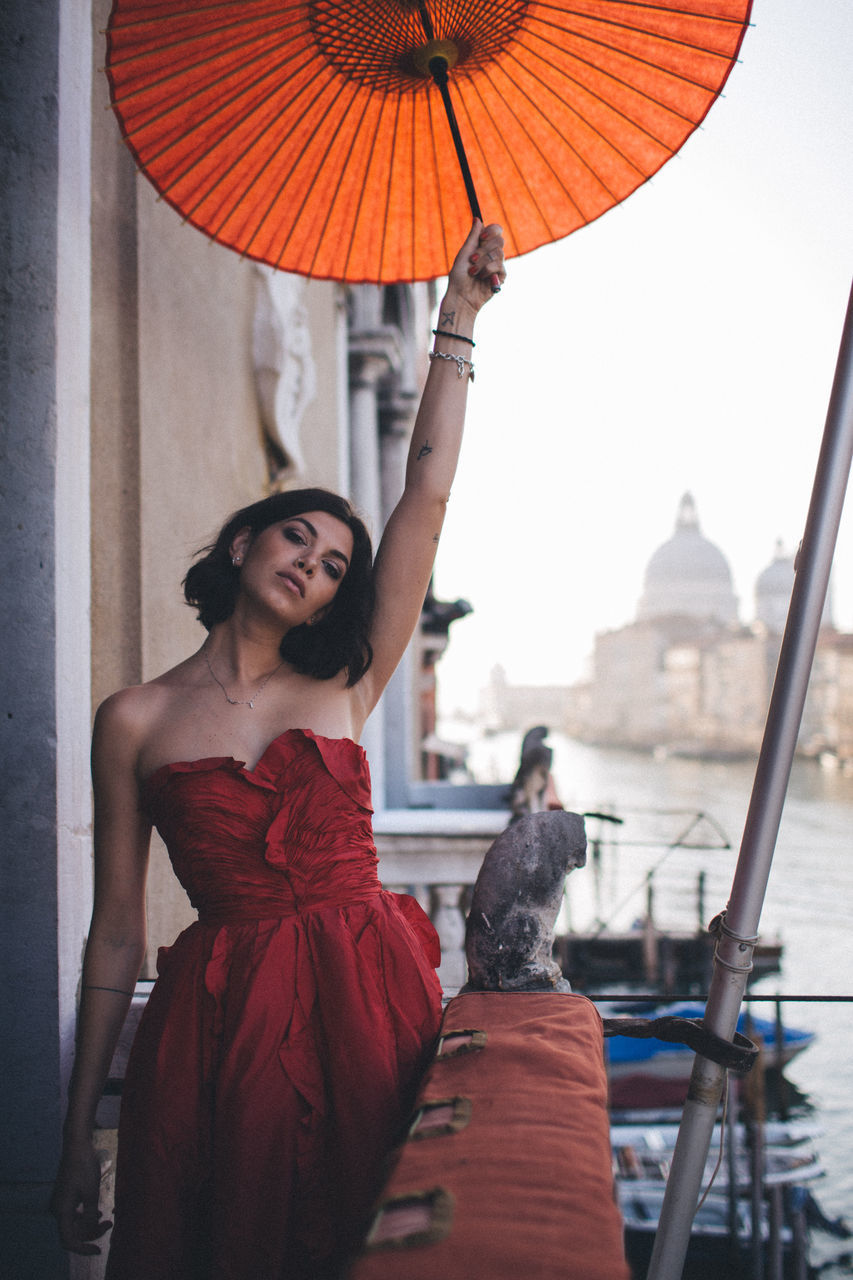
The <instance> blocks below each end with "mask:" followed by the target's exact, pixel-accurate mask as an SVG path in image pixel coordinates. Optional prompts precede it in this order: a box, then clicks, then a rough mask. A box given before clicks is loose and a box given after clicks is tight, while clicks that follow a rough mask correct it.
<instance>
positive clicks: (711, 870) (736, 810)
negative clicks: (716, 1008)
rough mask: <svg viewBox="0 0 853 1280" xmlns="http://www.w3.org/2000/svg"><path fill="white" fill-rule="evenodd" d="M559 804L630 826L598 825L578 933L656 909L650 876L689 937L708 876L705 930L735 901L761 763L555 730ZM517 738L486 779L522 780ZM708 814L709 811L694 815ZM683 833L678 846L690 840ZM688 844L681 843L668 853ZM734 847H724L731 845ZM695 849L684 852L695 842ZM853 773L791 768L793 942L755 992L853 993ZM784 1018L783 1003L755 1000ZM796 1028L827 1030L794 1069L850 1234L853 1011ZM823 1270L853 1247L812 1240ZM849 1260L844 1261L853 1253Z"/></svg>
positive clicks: (489, 746) (786, 893) (787, 857)
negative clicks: (597, 740)
mask: <svg viewBox="0 0 853 1280" xmlns="http://www.w3.org/2000/svg"><path fill="white" fill-rule="evenodd" d="M550 743H551V745H552V747H553V749H554V765H553V773H554V778H555V781H556V785H557V790H558V793H559V796H560V799H561V801H562V803H563V804H564V806H565V807H566V808H567V809H572V810H575V811H576V812H587V813H589V812H591V811H595V812H601V811H610V812H612V813H614V814H616V815H618V816H619V817H621V818H623V819H624V822H623V825H621V826H615V825H613V824H610V823H601V822H599V821H598V820H597V819H594V818H591V819H588V820H587V836H588V838H592V837H595V836H598V835H599V834H601V835H602V837H603V843H602V846H601V847H602V856H601V859H600V862H599V861H598V860H595V863H593V860H591V859H590V860H588V862H587V866H586V868H584V869H583V870H580V871H576V872H574V873H573V875H572V876H571V877H570V878H569V881H568V894H567V898H568V902H567V911H568V916H569V919H570V922H571V926H572V927H573V928H576V929H579V930H580V929H585V928H589V927H591V926H593V925H594V924H595V922H596V921H598V920H603V921H605V922H606V923H607V924H608V925H610V926H612V927H615V928H627V927H630V926H631V925H632V924H633V923H634V922H635V921H637V920H638V919H639V918H640V917H641V916H642V915H643V914H644V911H645V905H646V886H647V882H648V877H649V873H650V872H653V875H652V884H653V895H654V896H653V901H654V916H655V922H656V924H657V925H658V926H659V927H660V928H662V929H667V928H672V929H682V930H684V929H692V928H694V927H696V926H697V923H698V904H697V884H698V880H699V873H700V871H703V872H704V873H705V875H704V881H705V885H704V903H703V924H705V925H706V924H707V923H708V921H709V920H710V919H711V918H712V917H713V916H714V915H716V914H717V912H718V911H720V910H722V908H723V907H724V906H725V905H726V901H727V898H728V895H729V891H730V889H731V884H732V877H733V874H734V868H735V863H736V859H737V854H738V848H739V845H740V840H741V835H742V831H743V825H744V820H745V817H746V812H747V808H748V804H749V797H750V794H751V789H752V781H753V772H754V765H753V764H751V763H748V762H746V763H744V762H738V763H717V762H710V761H702V760H685V759H677V758H674V757H666V758H662V759H656V758H653V757H651V756H648V755H642V754H635V753H631V752H622V751H613V750H604V749H599V748H593V747H587V746H583V745H581V744H579V743H575V742H572V741H570V740H568V739H565V738H561V737H560V736H559V735H556V734H552V735H551V738H550ZM519 745H520V735H517V734H500V735H495V736H493V737H489V738H485V739H482V740H481V741H479V742H478V743H476V744H475V745H473V746H472V747H471V748H470V752H469V767H470V768H471V771H472V772H473V773H474V775H475V777H476V779H477V781H479V782H504V781H508V780H509V779H511V778H512V776H513V774H514V772H515V768H516V766H517V761H518V753H519ZM697 815H703V816H702V817H697ZM682 837H683V839H680V838H682ZM679 840H680V843H679V844H678V845H677V847H671V846H672V845H674V844H676V842H677V841H679ZM727 842H728V844H729V845H730V846H731V847H729V848H726V847H725V845H726V843H727ZM685 845H686V846H687V847H684V846H685ZM852 914H853V777H850V776H845V775H843V774H842V773H840V772H837V771H827V770H825V769H823V768H821V767H820V765H818V764H817V763H814V762H807V761H802V762H800V761H798V762H797V763H796V764H795V765H794V769H793V772H792V777H791V782H790V786H789V788H788V795H787V799H786V802H785V809H784V813H783V817H782V825H781V828H780V832H779V839H778V842H777V847H776V852H775V855H774V861H773V868H772V872H771V876H770V883H769V886H768V892H767V897H766V900H765V906H764V911H763V914H762V918H761V925H760V929H761V934H762V936H763V937H765V938H770V937H778V938H779V939H780V940H781V941H782V943H783V947H784V951H783V959H782V972H781V973H780V974H777V975H773V976H770V977H766V978H764V979H762V980H761V981H760V982H759V983H757V984H755V986H754V987H753V990H754V991H755V993H756V994H759V993H761V994H776V993H781V994H783V995H785V994H793V995H824V996H826V995H846V996H850V995H853V922H851V915H852ZM754 1009H755V1012H756V1015H758V1016H762V1015H763V1016H771V1017H772V1016H773V1014H772V1006H762V1005H759V1004H756V1005H755V1006H754ZM783 1014H784V1018H785V1021H786V1022H787V1023H789V1024H790V1025H792V1026H799V1027H804V1028H807V1029H810V1030H813V1031H815V1032H816V1033H817V1039H816V1041H815V1043H814V1044H812V1045H811V1046H810V1047H809V1048H808V1049H807V1050H806V1051H805V1052H804V1053H803V1054H802V1055H800V1057H798V1058H796V1059H794V1061H793V1062H792V1063H791V1064H790V1065H789V1066H788V1068H787V1069H786V1073H785V1074H786V1078H787V1079H788V1080H789V1081H790V1082H791V1083H792V1084H793V1085H795V1086H796V1089H797V1090H798V1091H799V1092H800V1094H802V1096H803V1100H804V1103H803V1105H804V1106H805V1107H806V1108H808V1109H809V1110H808V1114H809V1115H810V1117H811V1118H812V1119H814V1120H816V1122H817V1123H818V1124H819V1125H820V1127H821V1130H822V1133H821V1136H820V1138H819V1139H818V1140H817V1146H818V1149H819V1152H820V1155H821V1158H822V1162H823V1164H824V1166H825V1168H826V1177H825V1178H824V1179H823V1180H822V1181H820V1182H818V1183H816V1184H815V1186H814V1190H815V1194H816V1196H817V1198H818V1200H819V1203H820V1205H821V1207H822V1209H823V1210H824V1212H825V1213H826V1214H827V1216H829V1217H831V1218H836V1217H842V1218H844V1219H845V1220H846V1221H847V1222H848V1224H850V1225H851V1226H853V1004H829V1003H826V1004H787V1003H786V1004H785V1005H784V1006H783ZM813 1254H814V1258H815V1260H816V1261H817V1262H818V1263H820V1264H822V1265H823V1264H825V1269H822V1270H821V1273H820V1274H821V1276H822V1277H825V1278H826V1280H840V1277H842V1276H853V1262H851V1260H850V1254H853V1242H851V1241H848V1242H844V1243H839V1242H838V1241H835V1240H831V1241H830V1240H827V1238H826V1237H824V1236H823V1235H822V1234H820V1233H815V1236H814V1250H813ZM845 1255H847V1256H845Z"/></svg>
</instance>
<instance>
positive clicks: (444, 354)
mask: <svg viewBox="0 0 853 1280" xmlns="http://www.w3.org/2000/svg"><path fill="white" fill-rule="evenodd" d="M429 358H430V360H453V361H454V363H455V365H456V368H457V371H458V376H459V377H460V378H464V377H465V366H466V364H467V366H468V377H469V379H470V380H471V382H473V381H474V365H473V363H472V362H471V361H470V360H466V359H465V357H464V356H452V355H450V353H449V352H448V351H430V353H429Z"/></svg>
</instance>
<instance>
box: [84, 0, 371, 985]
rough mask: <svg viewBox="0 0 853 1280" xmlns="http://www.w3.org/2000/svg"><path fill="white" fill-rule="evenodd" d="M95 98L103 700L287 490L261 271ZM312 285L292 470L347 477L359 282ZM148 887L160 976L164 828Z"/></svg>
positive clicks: (177, 924)
mask: <svg viewBox="0 0 853 1280" xmlns="http://www.w3.org/2000/svg"><path fill="white" fill-rule="evenodd" d="M101 8H103V13H100V12H97V11H96V13H95V22H96V24H97V23H98V22H100V24H101V25H102V26H103V25H105V22H106V16H107V9H108V5H107V4H104V5H102V6H101ZM97 56H102V54H99V55H97ZM94 96H95V103H94V108H95V109H94V111H93V175H94V181H93V190H94V192H95V198H94V208H93V301H92V312H93V356H92V383H93V404H92V453H91V491H92V509H93V521H92V569H93V592H92V596H93V599H92V654H93V656H92V676H93V693H92V701H93V710H94V708H95V707H96V706H97V705H98V704H99V703H100V702H101V701H102V700H103V698H104V697H105V696H106V695H107V694H109V693H110V692H112V691H113V690H115V689H117V688H121V687H123V686H125V685H127V684H132V683H136V682H138V681H140V680H146V679H150V678H152V677H153V676H156V675H157V674H159V673H160V672H162V671H164V670H166V669H168V668H169V667H171V666H174V665H175V663H177V662H179V661H181V660H182V659H183V658H184V657H186V656H187V655H188V654H189V653H191V652H192V651H193V650H194V649H195V648H197V647H198V645H199V644H200V643H201V640H202V639H203V634H204V633H203V631H202V629H201V628H200V626H199V624H198V622H197V621H196V620H195V618H194V615H193V613H192V611H191V610H190V609H188V608H187V607H186V605H185V604H184V603H183V598H182V591H181V581H182V579H183V577H184V574H185V573H186V570H187V567H188V565H189V563H190V561H191V559H192V556H193V554H194V552H195V551H196V550H198V548H199V547H201V546H203V545H204V544H206V543H207V542H208V541H209V540H210V539H211V538H212V537H213V536H214V535H215V534H216V532H217V531H218V529H219V528H220V527H221V525H222V523H223V522H224V520H225V518H226V517H227V516H228V515H229V514H230V512H232V511H233V510H234V509H236V508H238V507H240V506H243V505H246V504H247V503H250V502H254V501H255V500H257V499H258V498H261V497H264V496H265V495H266V494H267V493H269V492H270V488H271V476H272V474H273V470H274V468H272V467H271V459H270V457H269V455H268V449H267V444H266V439H265V435H264V429H263V425H262V413H261V406H260V402H259V398H258V390H257V381H256V369H255V363H256V360H255V355H254V335H253V324H254V320H255V314H256V309H257V307H258V298H259V288H260V285H261V273H260V271H259V269H258V267H257V266H256V265H255V264H254V263H252V262H249V261H247V260H241V259H240V258H239V257H238V255H236V254H234V253H232V252H231V251H230V250H227V249H224V248H222V247H220V246H219V245H216V244H212V243H211V242H209V241H208V240H207V239H206V238H205V237H204V236H203V235H201V234H200V233H199V232H197V231H196V230H195V229H194V228H192V227H190V226H186V225H183V224H182V223H181V221H180V219H179V217H178V216H177V215H176V214H175V213H174V211H173V210H172V209H171V208H170V207H169V206H168V205H166V204H165V203H164V202H158V200H157V198H156V194H155V192H154V191H153V189H152V188H151V186H150V185H149V183H148V182H147V180H146V179H145V178H143V177H142V176H141V175H139V174H137V173H136V172H135V169H134V165H133V163H132V159H131V157H130V155H129V153H128V151H127V148H126V147H125V145H124V143H123V142H122V140H121V138H120V135H119V131H118V129H117V128H116V124H115V121H114V119H113V118H112V115H111V113H110V112H109V111H107V110H104V107H105V105H106V103H107V85H106V80H105V78H104V77H103V76H101V77H99V78H98V80H97V83H96V85H95V89H94ZM296 292H297V293H298V295H299V301H300V304H301V306H302V308H303V315H304V317H305V319H306V328H307V334H308V337H307V354H306V355H305V358H306V359H307V361H308V362H309V363H311V364H312V366H313V371H314V375H315V376H314V379H313V384H314V391H313V397H312V398H311V400H310V402H309V403H308V404H307V405H304V406H303V412H302V417H301V422H300V424H299V440H300V445H301V455H302V460H303V469H302V473H301V474H300V473H298V472H296V471H295V470H294V469H293V468H292V467H291V468H289V469H288V470H287V471H286V472H285V473H284V474H283V475H278V476H277V477H276V483H277V484H278V485H280V484H282V483H284V484H288V485H290V484H301V483H314V484H323V485H327V486H329V487H330V488H334V489H343V490H346V488H347V484H348V478H349V469H348V456H347V447H346V442H347V425H348V424H347V420H346V381H345V379H346V316H345V312H344V309H343V295H342V291H341V290H340V289H339V288H338V287H337V286H335V285H332V284H324V283H317V282H304V283H303V282H299V284H298V288H296ZM288 338H289V335H288V334H287V333H284V342H285V344H286V343H287V342H288ZM303 345H305V335H304V333H303ZM148 899H149V934H150V945H149V957H148V962H147V964H146V968H145V971H144V972H145V974H146V975H150V974H151V973H152V970H153V962H154V956H155V954H156V949H157V947H158V946H160V945H162V944H164V943H168V942H171V941H172V940H173V938H174V937H175V935H176V933H177V932H179V930H180V929H181V928H183V927H184V926H185V925H186V924H187V923H188V922H189V921H190V920H191V919H192V918H193V914H194V913H193V912H192V910H191V909H190V907H189V904H188V903H187V901H186V898H185V896H184V894H183V891H182V890H181V889H180V887H179V886H177V884H176V882H175V880H174V876H173V874H172V872H171V868H170V867H169V864H168V858H167V856H166V853H165V850H164V849H163V847H162V845H161V843H160V842H159V840H158V839H157V838H156V836H155V839H154V841H153V845H152V857H151V869H150V874H149V895H148Z"/></svg>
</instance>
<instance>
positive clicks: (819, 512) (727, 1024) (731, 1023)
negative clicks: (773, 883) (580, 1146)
mask: <svg viewBox="0 0 853 1280" xmlns="http://www.w3.org/2000/svg"><path fill="white" fill-rule="evenodd" d="M851 457H853V290H851V296H850V301H849V303H848V307H847V316H846V318H845V322H844V331H843V333H842V337H841V347H840V350H839V353H838V363H837V365H836V370H835V379H834V382H833V387H832V395H831V396H830V401H829V409H828V412H827V418H826V426H825V428H824V433H823V441H822V444H821V449H820V456H819V457H818V463H817V469H816V472H815V480H814V487H813V489H812V496H811V502H810V504H809V513H808V517H807V519H806V528H805V533H804V535H803V541H802V545H801V547H800V552H799V555H798V557H797V565H796V576H795V580H794V590H793V593H792V595H791V606H790V609H789V610H788V618H787V621H786V624H785V634H784V637H783V639H782V649H781V652H780V654H779V665H778V667H777V669H776V679H775V681H774V684H773V693H772V695H771V698H770V708H769V711H768V714H767V723H766V725H765V729H764V738H763V741H762V744H761V751H760V753H759V757H758V765H757V767H756V771H755V780H754V782H753V787H752V795H751V797H750V802H749V810H748V812H747V818H746V825H745V827H744V833H743V840H742V842H741V847H740V853H739V855H738V861H737V867H736V868H735V875H734V881H733V883H732V892H731V897H730V899H729V905H728V907H727V909H726V914H725V919H724V921H723V926H722V931H721V933H720V937H719V941H718V943H717V947H716V951H715V955H714V974H713V977H712V979H711V987H710V991H709V994H708V1004H707V1007H706V1009H705V1024H706V1026H708V1027H709V1028H710V1030H711V1031H714V1032H716V1034H717V1035H718V1036H723V1037H724V1038H725V1039H727V1040H730V1039H731V1038H732V1036H733V1034H734V1032H735V1029H736V1027H737V1020H738V1014H739V1013H740V1006H741V1002H742V1000H743V993H744V991H745V990H746V981H747V976H748V974H749V972H750V970H751V969H752V954H753V951H754V949H755V943H756V941H757V937H758V922H759V918H760V916H761V907H762V905H763V902H764V895H765V892H766V889H767V880H768V877H769V875H770V864H771V862H772V860H773V850H774V848H775V844H776V837H777V835H778V832H779V824H780V822H781V818H782V806H783V804H784V802H785V791H786V789H787V786H788V778H789V776H790V772H791V765H792V763H793V759H794V751H795V749H796V745H797V734H798V732H799V727H800V721H801V719H802V714H803V705H804V703H805V698H806V690H807V688H808V681H809V674H810V672H811V665H812V660H813V658H814V651H815V646H816V644H817V636H818V631H819V629H820V620H821V614H822V613H823V606H824V601H825V599H826V590H827V586H828V584H829V571H830V568H831V565H832V557H833V553H834V551H835V543H836V540H837V537H838V526H839V523H840V520H841V510H842V507H843V505H844V493H845V490H846V488H847V480H848V477H849V474H850V463H851ZM724 1075H725V1073H724V1071H723V1069H722V1067H718V1066H717V1065H716V1064H715V1063H713V1062H709V1061H708V1059H707V1058H702V1057H699V1056H697V1058H696V1060H695V1062H694V1064H693V1074H692V1076H691V1079H690V1088H689V1091H688V1095H687V1101H686V1103H685V1106H684V1113H683V1115H682V1120H681V1126H680V1128H679V1133H678V1140H677V1142H676V1144H675V1151H674V1152H673V1159H672V1167H671V1171H670V1175H669V1178H668V1180H667V1185H666V1192H665V1195H664V1201H663V1206H662V1208H661V1216H660V1224H659V1227H658V1232H657V1236H656V1237H655V1244H654V1249H653V1251H652V1258H651V1262H650V1264H649V1271H648V1280H680V1276H681V1273H682V1270H683V1267H684V1259H685V1256H686V1254H687V1245H688V1242H689V1239H690V1228H691V1224H692V1222H693V1215H694V1213H695V1210H696V1205H697V1202H698V1199H699V1192H700V1187H701V1182H702V1172H703V1170H704V1168H705V1162H706V1160H707V1157H708V1148H709V1146H710V1141H711V1132H712V1130H713V1127H714V1121H715V1119H716V1115H717V1109H718V1107H719V1104H720V1098H721V1096H722V1091H723V1081H724Z"/></svg>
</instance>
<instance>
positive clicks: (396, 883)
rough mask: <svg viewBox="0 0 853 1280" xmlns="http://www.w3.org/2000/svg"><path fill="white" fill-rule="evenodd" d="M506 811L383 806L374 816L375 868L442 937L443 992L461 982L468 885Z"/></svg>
mask: <svg viewBox="0 0 853 1280" xmlns="http://www.w3.org/2000/svg"><path fill="white" fill-rule="evenodd" d="M508 821H509V813H508V812H507V811H506V810H501V809H481V810H452V809H387V810H385V811H384V812H381V813H378V814H377V815H376V817H375V820H374V834H375V838H376V849H377V852H378V853H379V874H380V876H381V878H382V883H383V884H384V885H385V887H386V888H388V889H393V890H397V891H400V892H404V893H411V894H412V896H413V897H415V898H417V900H418V902H420V904H421V906H422V907H423V908H424V910H425V911H426V912H427V914H428V915H429V916H430V918H431V920H432V922H433V924H434V925H435V927H436V930H437V931H438V936H439V939H440V941H441V968H440V969H439V971H438V976H439V978H440V980H441V985H442V987H443V988H444V992H445V995H446V996H453V995H455V994H456V992H457V991H458V990H459V988H460V987H461V986H462V984H463V983H464V982H465V978H466V968H465V915H466V912H467V908H468V897H469V893H470V889H471V886H472V885H473V884H474V881H475V880H476V879H477V873H478V872H479V870H480V866H481V864H482V861H483V857H484V856H485V853H486V850H487V849H488V848H489V846H490V845H491V843H492V841H493V840H494V839H495V838H496V837H497V836H498V835H499V834H500V833H501V831H503V830H504V828H505V827H506V825H507V822H508Z"/></svg>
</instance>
